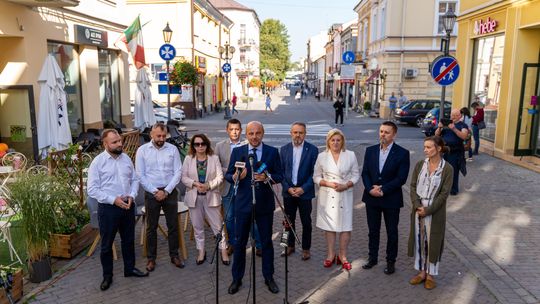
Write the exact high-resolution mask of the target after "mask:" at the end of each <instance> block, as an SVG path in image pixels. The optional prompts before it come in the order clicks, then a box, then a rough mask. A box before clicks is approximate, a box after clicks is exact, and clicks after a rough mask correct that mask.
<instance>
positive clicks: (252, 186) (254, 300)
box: [249, 154, 257, 304]
mask: <svg viewBox="0 0 540 304" xmlns="http://www.w3.org/2000/svg"><path fill="white" fill-rule="evenodd" d="M254 157H255V156H254V155H253V154H249V166H250V167H251V195H252V202H253V206H252V208H251V269H252V277H253V278H252V282H251V284H252V285H251V286H252V287H253V304H255V303H256V302H257V301H256V295H255V293H256V291H257V289H256V288H255V281H256V279H255V274H256V272H255V264H256V263H255V251H256V248H255V204H256V203H257V200H256V198H255V182H256V181H255V170H253V159H254Z"/></svg>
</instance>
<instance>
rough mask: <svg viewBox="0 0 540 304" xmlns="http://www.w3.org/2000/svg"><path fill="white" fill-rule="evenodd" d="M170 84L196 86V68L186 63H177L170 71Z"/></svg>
mask: <svg viewBox="0 0 540 304" xmlns="http://www.w3.org/2000/svg"><path fill="white" fill-rule="evenodd" d="M171 82H172V83H173V84H175V85H183V84H191V85H195V84H197V68H195V66H193V64H191V62H187V61H177V62H176V63H175V64H174V67H173V70H172V71H171Z"/></svg>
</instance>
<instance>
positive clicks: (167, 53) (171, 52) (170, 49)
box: [159, 43, 176, 60]
mask: <svg viewBox="0 0 540 304" xmlns="http://www.w3.org/2000/svg"><path fill="white" fill-rule="evenodd" d="M159 57H161V59H163V60H173V59H174V57H176V49H175V48H174V46H172V45H170V44H168V43H165V44H164V45H162V46H161V47H159Z"/></svg>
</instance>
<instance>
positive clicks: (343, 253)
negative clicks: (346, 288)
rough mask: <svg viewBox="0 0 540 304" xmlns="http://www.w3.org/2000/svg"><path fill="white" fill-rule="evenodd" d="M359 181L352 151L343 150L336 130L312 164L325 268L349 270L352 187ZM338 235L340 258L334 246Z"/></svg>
mask: <svg viewBox="0 0 540 304" xmlns="http://www.w3.org/2000/svg"><path fill="white" fill-rule="evenodd" d="M359 178H360V172H359V170H358V161H357V160H356V155H355V154H354V152H352V151H349V150H346V148H345V136H344V135H343V133H342V132H341V131H340V130H338V129H332V130H330V131H329V132H328V134H327V135H326V151H324V152H321V153H320V154H319V156H318V157H317V162H316V163H315V170H314V173H313V181H314V182H315V184H317V185H319V192H318V196H317V200H318V205H317V227H319V228H321V229H322V230H324V231H325V236H326V244H327V246H328V248H327V256H326V259H325V260H324V263H323V265H324V267H327V268H328V267H330V266H332V264H333V263H334V261H335V262H336V264H338V265H339V264H342V268H343V269H345V270H351V268H352V266H351V263H350V262H349V261H348V260H347V248H348V246H349V241H350V239H351V231H352V218H353V202H354V201H353V187H354V185H355V184H356V183H357V182H358V180H359ZM337 232H340V235H339V255H336V253H335V250H334V246H335V242H336V235H337Z"/></svg>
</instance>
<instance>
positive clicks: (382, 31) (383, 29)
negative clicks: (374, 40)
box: [379, 6, 386, 38]
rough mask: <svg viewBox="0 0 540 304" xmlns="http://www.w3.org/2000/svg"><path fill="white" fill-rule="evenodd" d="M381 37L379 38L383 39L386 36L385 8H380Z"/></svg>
mask: <svg viewBox="0 0 540 304" xmlns="http://www.w3.org/2000/svg"><path fill="white" fill-rule="evenodd" d="M380 34H381V35H380V36H379V38H383V37H384V36H385V35H386V6H383V7H382V8H381V33H380Z"/></svg>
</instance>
